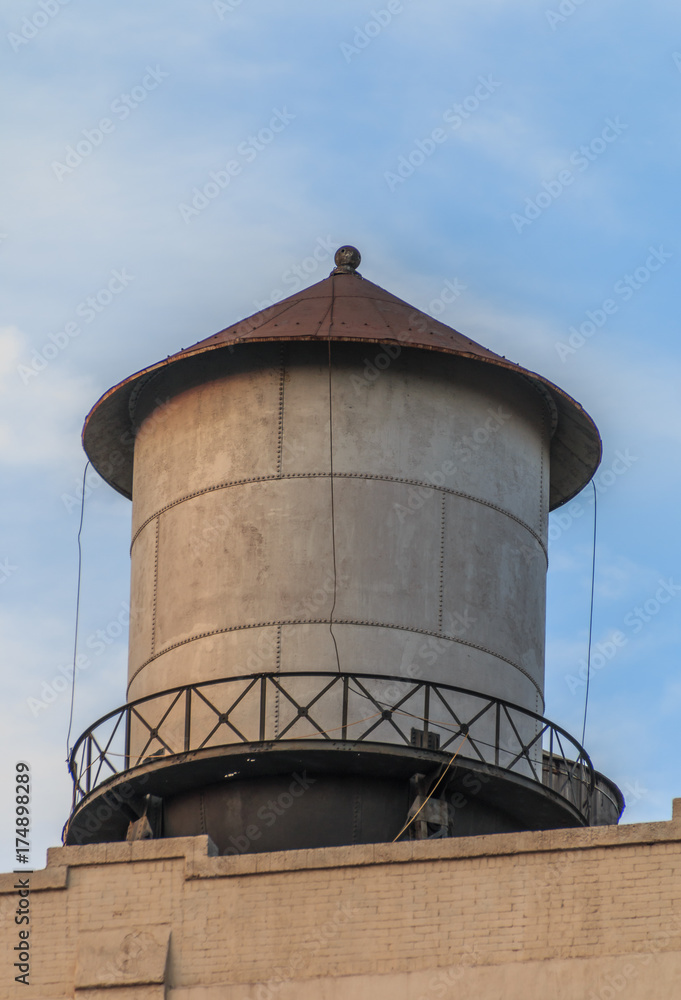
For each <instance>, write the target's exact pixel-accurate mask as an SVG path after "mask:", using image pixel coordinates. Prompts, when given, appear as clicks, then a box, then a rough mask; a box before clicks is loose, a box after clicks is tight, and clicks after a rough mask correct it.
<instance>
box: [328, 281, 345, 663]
mask: <svg viewBox="0 0 681 1000" xmlns="http://www.w3.org/2000/svg"><path fill="white" fill-rule="evenodd" d="M335 281H336V279H335V278H334V277H332V278H331V310H330V314H329V334H328V337H327V347H328V355H329V473H330V477H329V481H330V483H331V551H332V554H333V603H332V605H331V613H330V615H329V632H330V633H331V639H332V641H333V648H334V650H335V651H336V666H337V667H338V673H339V674H340V673H341V672H342V671H341V665H340V655H339V652H338V643H337V642H336V636H335V635H334V634H333V615H334V612H335V610H336V598H337V595H338V568H337V565H336V510H335V505H334V486H333V401H332V396H331V392H332V380H331V329H332V327H333V305H334V301H335V293H336V283H335Z"/></svg>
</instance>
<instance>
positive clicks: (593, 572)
mask: <svg viewBox="0 0 681 1000" xmlns="http://www.w3.org/2000/svg"><path fill="white" fill-rule="evenodd" d="M591 485H592V486H593V491H594V534H593V554H592V558H591V609H590V611H589V645H588V650H587V655H586V695H585V696H584V723H583V725H582V746H584V738H585V736H586V713H587V710H588V707H589V681H590V680H591V635H592V632H593V624H594V584H595V580H596V508H597V496H598V493H597V491H596V483H595V482H594V481H593V479H592V480H591Z"/></svg>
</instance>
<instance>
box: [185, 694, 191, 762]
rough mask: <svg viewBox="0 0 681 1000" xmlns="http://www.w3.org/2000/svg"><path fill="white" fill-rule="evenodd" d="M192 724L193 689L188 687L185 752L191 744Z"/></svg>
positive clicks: (186, 695) (186, 696)
mask: <svg viewBox="0 0 681 1000" xmlns="http://www.w3.org/2000/svg"><path fill="white" fill-rule="evenodd" d="M191 726H192V689H191V687H188V688H187V690H186V691H185V701H184V750H185V753H186V752H187V750H189V748H190V746H191V739H190V733H191Z"/></svg>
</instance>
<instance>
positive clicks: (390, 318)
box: [83, 248, 601, 509]
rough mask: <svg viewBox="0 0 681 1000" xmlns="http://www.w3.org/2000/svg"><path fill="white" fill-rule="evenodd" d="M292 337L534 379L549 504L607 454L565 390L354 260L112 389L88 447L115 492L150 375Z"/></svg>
mask: <svg viewBox="0 0 681 1000" xmlns="http://www.w3.org/2000/svg"><path fill="white" fill-rule="evenodd" d="M344 249H346V248H344ZM357 257H359V254H358V255H357ZM354 266H356V265H354ZM293 340H308V341H314V340H319V341H327V340H334V341H354V342H360V343H361V342H365V341H366V342H367V343H372V344H395V345H399V346H400V347H409V348H419V349H424V350H429V351H442V352H444V353H447V354H454V355H457V356H459V357H465V358H470V359H472V360H474V361H478V362H480V363H482V364H491V365H495V366H498V367H501V368H505V369H507V370H509V371H511V372H515V373H516V374H517V375H518V377H521V378H524V379H529V380H531V381H532V382H533V383H534V384H535V386H536V387H537V388H539V389H540V391H542V392H543V393H544V395H545V396H546V397H547V398H548V399H549V402H550V405H551V407H552V409H553V411H554V422H555V432H554V435H553V438H552V443H551V493H550V505H551V509H554V508H555V507H558V506H560V505H561V504H563V503H565V502H566V501H567V500H569V499H571V498H572V497H573V496H575V494H576V493H578V492H579V491H580V490H581V489H582V488H583V487H584V486H585V485H586V484H587V483H588V482H589V480H590V479H591V477H592V476H593V474H594V472H595V471H596V469H597V467H598V464H599V462H600V458H601V442H600V436H599V434H598V430H597V429H596V426H595V424H594V423H593V421H592V420H591V418H590V417H589V415H588V414H587V413H586V412H585V411H584V410H583V409H582V407H581V406H580V405H579V403H577V402H575V400H574V399H572V398H571V397H570V396H568V395H567V393H565V392H563V390H562V389H559V388H558V387H557V386H555V385H553V383H551V382H549V381H548V380H547V379H545V378H543V377H542V376H541V375H537V374H536V373H534V372H530V371H528V370H526V369H525V368H522V367H520V365H516V364H513V363H512V362H510V361H507V360H506V359H505V358H502V357H500V356H499V355H498V354H495V353H494V352H493V351H489V350H487V348H485V347H482V346H481V345H480V344H477V343H475V341H473V340H470V339H469V338H468V337H466V336H464V335H463V334H462V333H459V332H458V331H457V330H454V329H452V328H451V327H449V326H446V325H445V324H444V323H440V322H439V321H438V320H436V319H433V318H432V317H431V316H428V315H427V314H426V313H424V312H421V311H420V310H419V309H416V308H415V307H414V306H411V305H409V303H407V302H404V301H403V300H402V299H399V298H398V297H397V296H396V295H393V294H392V293H391V292H388V291H386V290H385V289H384V288H380V287H379V286H378V285H375V284H373V282H371V281H367V280H366V279H363V278H361V277H360V276H359V275H358V274H356V273H354V271H353V266H352V265H351V266H349V267H345V268H337V269H336V271H335V272H334V273H332V274H331V275H330V276H329V277H328V278H325V279H324V280H323V281H319V282H317V283H316V284H314V285H311V286H310V287H309V288H306V289H304V290H303V291H301V292H297V293H296V294H295V295H291V296H290V297H289V298H287V299H283V300H282V301H281V302H277V303H276V304H275V305H272V306H270V307H269V308H267V309H264V310H262V312H259V313H256V314H255V315H253V316H250V317H248V318H247V319H244V320H241V321H240V322H238V323H234V324H233V325H232V326H228V327H227V328H226V329H225V330H221V331H220V332H219V333H216V334H213V336H211V337H207V338H206V339H205V340H201V341H199V342H198V343H197V344H194V345H193V346H192V347H188V348H186V349H185V350H182V351H179V352H178V353H177V354H172V355H170V357H168V358H166V359H164V360H163V361H159V362H158V363H157V364H155V365H150V366H149V367H148V368H145V369H143V370H142V371H140V372H137V373H136V374H134V375H131V376H130V377H129V378H127V379H125V380H124V381H123V382H120V383H119V384H118V385H117V386H114V387H113V388H112V389H110V390H109V391H108V392H107V393H105V394H104V395H103V396H102V397H101V399H100V400H99V401H98V402H97V403H96V404H95V405H94V407H93V408H92V410H91V411H90V413H89V414H88V416H87V418H86V421H85V426H84V428H83V445H84V448H85V451H86V452H87V454H88V457H89V458H90V460H91V462H92V464H93V466H94V467H95V469H97V471H98V472H99V473H100V475H102V476H103V478H104V479H105V480H106V481H107V482H108V483H109V484H110V485H111V486H113V487H114V489H116V490H118V491H119V492H120V493H123V494H124V495H125V496H128V497H130V496H131V495H132V455H133V448H134V432H135V428H133V427H132V423H131V418H130V414H129V402H130V397H131V395H132V393H133V390H134V389H135V387H136V386H137V385H138V384H139V383H140V381H141V380H142V379H144V378H146V377H147V376H148V375H149V374H150V373H152V372H155V371H158V370H159V369H161V368H164V367H167V366H170V365H181V364H183V362H184V361H186V360H187V359H189V358H193V357H195V356H197V355H200V354H204V353H206V352H208V351H219V350H224V349H226V348H229V349H231V350H232V351H233V350H234V348H235V347H236V346H237V345H239V344H248V343H262V342H265V341H293ZM114 456H116V458H115V460H114Z"/></svg>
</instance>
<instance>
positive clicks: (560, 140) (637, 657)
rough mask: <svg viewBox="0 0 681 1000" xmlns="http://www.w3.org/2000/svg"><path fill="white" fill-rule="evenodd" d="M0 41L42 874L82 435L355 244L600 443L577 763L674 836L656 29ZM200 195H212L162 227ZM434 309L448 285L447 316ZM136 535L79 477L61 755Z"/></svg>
mask: <svg viewBox="0 0 681 1000" xmlns="http://www.w3.org/2000/svg"><path fill="white" fill-rule="evenodd" d="M519 8H521V9H519ZM0 45H2V46H3V48H4V52H3V59H2V73H3V75H4V81H3V93H5V95H6V100H5V102H4V108H3V110H2V112H1V114H2V134H3V137H4V156H3V159H2V167H1V169H2V173H3V183H2V187H1V191H2V194H1V195H0V202H1V207H0V234H1V235H0V257H1V260H2V279H1V280H2V286H3V287H2V291H3V296H2V303H3V305H2V315H1V316H0V387H1V392H0V407H1V409H0V465H1V467H2V484H3V488H2V492H1V495H0V628H1V631H2V636H3V654H4V655H3V664H4V671H3V684H4V690H5V692H6V698H5V700H4V702H3V706H2V709H1V711H2V733H3V740H4V742H5V744H6V746H4V747H3V750H4V754H3V760H4V761H5V764H4V769H3V774H2V784H1V785H0V790H2V792H3V794H4V796H5V798H6V801H8V802H9V795H10V776H11V769H12V765H13V762H14V760H16V759H26V760H28V761H30V762H31V764H32V768H33V772H34V779H35V783H34V784H35V797H34V802H33V813H34V831H35V832H34V839H33V862H34V864H35V865H36V866H37V867H39V866H41V865H42V864H43V863H44V851H45V849H46V847H48V846H50V845H56V844H58V843H59V837H60V831H61V826H62V824H63V822H64V820H65V819H66V816H67V814H68V811H69V803H70V780H69V777H68V774H67V772H66V768H65V764H64V758H65V746H66V731H67V726H68V715H69V697H68V692H66V691H63V690H62V691H55V687H60V688H61V687H63V685H62V683H61V682H60V683H58V684H57V685H55V684H54V679H55V678H59V677H60V668H61V667H66V666H67V665H68V663H69V661H70V658H71V657H72V651H73V634H74V614H75V593H76V569H77V549H76V533H77V529H78V518H79V505H78V504H77V503H74V502H73V501H72V500H71V499H70V498H72V497H74V496H75V495H76V493H77V490H78V483H79V480H80V478H81V476H82V473H83V466H84V456H83V453H82V450H81V446H80V429H81V426H82V422H83V419H84V417H85V414H86V413H87V412H88V410H89V409H90V407H91V405H92V404H93V403H94V402H95V401H96V399H97V398H98V397H99V396H100V394H101V393H102V392H103V391H105V390H106V389H107V388H109V387H110V386H111V385H113V384H115V383H116V382H118V381H119V380H120V379H122V378H124V377H126V376H127V375H128V374H130V373H132V372H133V371H136V370H138V369H140V368H142V367H144V366H145V365H147V364H150V363H153V362H154V361H156V360H158V359H160V358H162V357H165V356H166V355H167V354H170V353H173V352H175V351H176V350H178V349H180V348H182V347H187V346H189V345H190V344H192V343H194V342H196V341H197V340H200V339H202V338H203V337H205V336H208V335H209V334H211V333H214V332H215V331H216V330H219V329H221V328H223V327H225V326H227V325H228V324H230V323H232V322H234V321H236V320H238V319H241V318H243V317H244V316H247V315H250V314H251V313H253V312H255V311H257V309H258V307H259V303H262V302H263V300H266V299H267V300H271V299H272V298H275V297H277V294H279V295H281V294H289V293H290V292H292V291H295V290H296V284H295V281H296V279H294V278H293V277H292V274H294V273H295V269H296V268H297V269H298V270H299V271H300V272H301V273H303V274H305V275H306V277H305V279H304V282H301V284H310V283H312V282H313V281H316V280H319V279H320V278H322V277H325V276H326V274H327V273H328V272H329V270H330V269H331V262H330V256H329V258H328V259H326V258H324V251H323V250H321V249H320V250H318V254H317V256H318V257H322V258H324V259H322V260H321V261H318V260H316V259H315V258H314V257H313V253H314V250H315V248H319V247H321V248H323V247H326V246H327V245H328V244H332V245H334V246H338V245H340V244H342V243H346V242H349V243H353V244H355V245H356V246H358V247H359V248H360V250H361V252H362V255H363V263H362V267H361V270H362V273H363V274H364V275H365V276H366V277H368V278H370V279H371V280H372V281H374V282H376V283H377V284H379V285H382V286H383V287H385V288H388V289H390V290H391V291H393V292H394V293H396V294H398V295H400V296H401V297H403V298H405V299H407V300H408V301H409V302H412V303H413V304H414V305H416V306H418V307H419V308H422V309H424V310H426V311H429V312H431V313H433V314H437V316H438V318H439V319H442V320H443V321H444V322H447V323H449V324H451V325H452V326H454V327H456V328H457V329H459V330H461V331H462V332H464V333H466V334H468V335H469V336H471V337H472V338H474V339H476V340H478V341H479V342H480V343H482V344H483V345H485V346H486V347H489V348H491V349H492V350H494V351H496V352H497V353H499V354H502V355H504V356H506V357H508V358H510V359H512V360H514V361H517V362H519V363H521V364H523V365H524V366H526V367H528V368H530V369H533V370H535V371H539V372H541V373H542V374H543V375H545V376H547V377H548V378H550V379H551V380H553V381H554V382H556V383H557V384H559V385H560V386H561V387H563V388H564V389H565V390H567V391H568V392H569V393H570V394H572V395H573V396H574V397H575V398H576V399H577V400H579V401H580V402H581V403H582V404H583V405H584V406H585V408H586V409H587V410H588V411H589V412H590V413H591V415H592V416H593V417H594V419H595V421H596V423H597V424H598V426H599V428H600V431H601V434H602V437H603V442H604V458H603V464H602V467H601V471H600V472H599V474H598V475H597V477H596V482H597V486H598V510H599V523H598V544H597V564H596V595H595V596H596V599H595V612H594V632H593V640H594V653H595V658H594V663H598V664H599V668H598V669H597V670H595V671H594V674H593V678H592V685H591V698H590V706H589V721H588V726H587V736H586V745H587V749H588V750H589V751H590V753H591V756H592V758H593V760H594V763H595V765H596V767H598V768H599V769H600V770H602V771H604V772H605V773H606V774H608V775H609V776H610V777H612V778H614V779H615V780H616V781H617V782H619V784H620V785H621V787H622V788H623V789H624V791H625V794H626V795H627V798H628V800H629V802H630V806H629V808H628V809H627V811H626V813H625V820H626V821H629V822H634V821H645V820H654V819H666V818H668V817H669V816H670V814H671V799H672V798H673V797H674V796H675V795H681V776H680V775H679V770H678V761H679V751H680V750H681V736H680V735H679V733H680V727H679V719H680V718H681V677H680V676H679V671H678V659H679V621H680V610H681V565H680V564H679V557H680V550H681V545H680V543H679V529H678V500H677V497H678V495H679V492H680V491H681V472H680V463H679V456H680V453H681V392H680V390H679V386H680V385H681V346H680V344H679V336H678V301H677V300H678V292H677V289H678V286H679V267H680V266H681V242H680V241H679V236H678V233H679V228H680V227H679V222H680V219H679V211H678V204H679V197H678V176H679V165H680V160H681V148H680V143H681V140H680V139H679V136H681V127H680V126H681V24H680V23H679V19H678V14H677V8H676V5H673V4H672V3H671V2H670V0H651V2H650V3H649V4H648V5H647V6H646V11H645V16H643V15H642V12H641V8H640V6H639V5H638V4H634V3H631V2H628V0H627V2H618V3H616V2H614V0H598V2H596V0H583V2H582V3H581V4H576V3H573V2H572V0H562V2H561V3H546V2H544V0H542V2H536V0H526V2H525V3H523V4H522V5H520V4H517V3H510V2H506V0H475V2H472V0H470V2H469V0H459V2H457V3H456V4H453V3H451V2H445V0H419V3H416V2H415V0H404V2H397V0H391V3H390V5H389V4H388V3H387V2H383V0H379V2H378V3H376V4H374V5H372V4H370V3H366V4H365V3H362V2H357V0H348V2H346V3H343V4H337V5H332V4H329V5H326V4H319V3H312V2H310V0H300V2H298V3H295V4H282V3H275V2H273V0H241V2H240V3H239V2H237V0H226V2H225V3H215V4H213V3H211V2H210V0H205V2H204V0H197V2H195V3H193V4H186V3H179V2H173V0H163V2H161V0H155V2H154V0H149V2H146V3H143V4H140V3H132V2H131V0H119V2H118V3H116V4H115V5H112V4H107V3H103V2H101V0H91V2H89V3H87V4H86V3H84V2H83V0H71V2H69V3H66V4H63V3H61V4H60V3H59V0H43V3H42V6H41V4H40V3H39V2H38V0H36V2H35V3H32V2H31V0H6V3H5V4H4V5H3V11H2V13H1V14H0ZM457 106H458V109H457ZM273 120H275V121H276V123H277V128H279V129H280V130H279V131H277V132H273V131H272V132H268V131H262V130H267V129H269V126H270V124H271V122H272V121H273ZM259 133H260V136H261V138H260V139H258V134H259ZM252 137H255V140H256V141H255V143H254V142H253V138H252ZM69 148H70V149H71V150H72V152H69ZM74 150H75V152H73V151H74ZM228 164H232V167H231V168H229V169H231V170H232V171H233V174H232V175H231V176H229V181H228V183H227V182H225V177H224V175H223V173H221V172H225V173H227V165H228ZM234 164H236V167H235V166H234ZM211 174H217V175H218V176H219V177H220V178H221V179H222V181H223V184H224V186H223V187H222V188H219V190H218V191H217V192H216V193H215V196H214V197H213V196H211V197H206V196H205V195H204V197H203V201H202V200H201V197H200V196H199V200H198V201H197V202H196V204H197V205H199V206H201V207H200V208H198V209H196V210H195V211H194V212H190V213H187V211H186V210H184V211H183V209H182V206H183V205H185V206H187V205H189V206H192V202H193V200H194V199H195V198H196V194H197V191H198V192H199V195H200V192H202V190H203V189H204V187H205V186H206V184H209V185H210V183H211ZM208 191H209V192H211V194H212V193H213V192H214V188H213V187H209V188H208ZM114 272H115V274H114ZM447 282H450V283H455V282H458V284H457V285H456V287H457V288H461V289H462V290H461V293H460V294H459V295H458V296H457V297H456V300H455V301H454V302H453V303H451V304H449V305H444V303H443V301H442V297H441V296H442V292H443V290H444V289H446V288H447V284H446V283H447ZM463 286H465V287H463ZM112 289H115V291H113V290H112ZM107 290H108V294H107ZM93 296H94V297H95V300H96V302H97V306H96V308H95V309H93V308H92V307H91V306H88V304H87V300H88V298H89V297H93ZM606 303H609V304H608V305H606ZM69 324H70V325H69ZM580 328H581V332H580ZM570 338H572V340H570ZM46 348H47V350H46ZM589 489H591V487H589ZM577 503H578V504H579V506H578V507H576V506H575V505H574V503H573V504H570V505H568V506H567V507H566V508H563V509H562V511H561V512H559V513H557V514H554V515H552V518H553V520H552V529H551V549H550V570H549V583H548V593H549V612H548V621H547V663H546V714H547V715H548V717H549V718H551V719H552V720H554V721H555V722H557V723H559V724H561V725H563V726H565V727H566V728H567V729H569V730H570V731H571V732H572V733H573V734H575V735H576V736H579V735H580V734H581V723H582V715H583V710H584V684H583V679H582V678H581V677H580V673H579V671H580V661H582V660H583V659H584V657H585V656H586V644H587V634H588V620H589V587H590V575H591V535H592V530H593V521H592V516H593V504H592V503H591V502H590V501H589V494H588V492H586V491H585V494H584V495H583V496H582V497H580V498H579V499H578V501H577ZM129 531H130V506H129V504H128V502H127V501H125V500H123V499H122V498H121V497H119V496H118V495H116V494H114V493H113V492H112V491H111V490H110V489H109V488H108V487H106V486H105V485H103V484H101V483H100V482H99V481H97V480H96V479H95V478H94V477H93V479H92V483H91V486H90V487H89V494H88V497H87V500H86V507H85V519H84V527H83V590H82V604H81V623H80V636H81V641H85V640H87V638H88V637H89V636H91V635H93V634H94V633H96V632H97V630H103V631H104V632H105V633H106V636H107V639H108V640H110V641H108V642H106V643H105V644H104V649H103V650H102V652H101V653H98V654H97V655H94V656H93V657H92V662H91V665H90V666H89V667H88V669H87V670H84V671H82V672H81V674H80V675H79V679H78V684H77V690H76V704H75V716H74V733H75V734H78V733H80V732H81V731H82V730H83V729H84V728H85V727H86V726H87V725H88V724H89V723H91V722H92V721H94V720H95V719H96V718H98V717H99V716H100V715H102V714H104V713H105V712H106V711H108V710H109V709H111V708H113V707H115V706H116V705H118V704H120V703H122V702H123V700H124V686H125V669H126V636H125V634H124V630H122V629H121V628H120V623H118V620H119V618H120V617H121V616H122V617H123V618H124V617H125V611H124V608H125V603H126V601H127V597H128V583H129V581H128V574H129V561H128V545H129ZM665 585H666V588H667V589H666V590H665V589H661V588H664V586H665ZM677 585H678V587H677ZM656 595H657V597H656ZM667 597H668V598H669V599H668V600H662V599H661V598H667ZM637 609H638V610H637ZM117 623H118V624H117ZM119 632H120V633H121V634H119ZM617 636H619V638H618V639H617V641H615V637H617ZM596 654H598V655H600V659H598V660H597V659H596ZM45 691H52V692H53V694H54V698H53V700H52V701H51V703H50V704H49V705H46V707H44V708H40V709H39V710H38V711H37V712H36V711H35V709H36V706H35V704H34V703H33V702H31V701H30V699H36V700H37V701H41V700H43V695H44V693H45ZM31 705H33V709H34V710H33V711H32V710H31ZM4 817H5V818H3V821H2V825H1V826H0V841H1V842H0V862H1V867H2V869H3V870H5V869H7V868H11V867H12V866H13V854H12V851H11V848H12V842H11V836H12V833H11V829H10V826H9V824H8V820H9V815H8V813H7V811H5V812H4Z"/></svg>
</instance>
